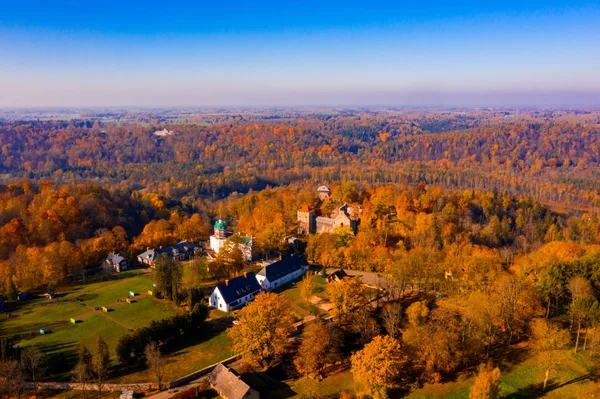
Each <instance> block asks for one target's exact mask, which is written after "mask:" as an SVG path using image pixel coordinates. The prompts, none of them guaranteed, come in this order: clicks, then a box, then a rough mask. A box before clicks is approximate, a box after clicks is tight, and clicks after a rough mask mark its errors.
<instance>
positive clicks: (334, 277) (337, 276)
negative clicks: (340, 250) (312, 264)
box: [327, 269, 349, 283]
mask: <svg viewBox="0 0 600 399" xmlns="http://www.w3.org/2000/svg"><path fill="white" fill-rule="evenodd" d="M347 277H349V276H348V274H347V273H346V272H345V271H344V269H340V270H336V271H334V272H333V273H331V274H330V275H329V276H327V282H328V283H333V282H338V281H342V280H343V279H345V278H347Z"/></svg>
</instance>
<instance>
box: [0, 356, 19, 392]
mask: <svg viewBox="0 0 600 399" xmlns="http://www.w3.org/2000/svg"><path fill="white" fill-rule="evenodd" d="M24 388H25V382H24V380H23V373H22V371H21V365H20V364H19V362H17V361H16V360H7V361H3V362H0V397H5V398H20V397H21V394H22V393H23V390H24Z"/></svg>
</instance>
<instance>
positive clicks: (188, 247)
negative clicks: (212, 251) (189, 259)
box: [138, 241, 201, 262]
mask: <svg viewBox="0 0 600 399" xmlns="http://www.w3.org/2000/svg"><path fill="white" fill-rule="evenodd" d="M199 249H201V247H200V246H199V245H197V244H194V243H193V242H187V241H181V242H179V243H177V244H175V245H171V246H170V247H165V248H161V249H157V250H152V249H150V250H148V251H146V252H143V253H141V254H139V255H138V258H142V259H143V260H149V261H151V262H155V261H156V257H157V256H158V255H160V254H162V253H166V254H167V255H169V256H175V255H177V254H179V253H185V252H188V251H197V250H199Z"/></svg>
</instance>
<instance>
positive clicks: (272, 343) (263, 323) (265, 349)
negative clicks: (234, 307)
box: [229, 293, 292, 367]
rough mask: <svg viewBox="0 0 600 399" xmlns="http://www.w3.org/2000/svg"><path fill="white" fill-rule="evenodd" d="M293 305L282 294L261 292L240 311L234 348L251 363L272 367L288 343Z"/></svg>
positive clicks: (232, 333) (233, 330) (231, 334)
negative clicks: (290, 309) (290, 310)
mask: <svg viewBox="0 0 600 399" xmlns="http://www.w3.org/2000/svg"><path fill="white" fill-rule="evenodd" d="M289 308H290V306H289V303H288V301H287V299H286V298H285V297H284V296H282V295H277V294H274V293H262V294H259V295H257V296H256V298H255V299H254V301H253V302H251V303H249V304H248V305H246V307H244V308H243V309H242V310H241V311H240V312H239V313H238V323H237V324H235V325H234V326H233V327H232V328H231V329H230V330H229V337H230V338H231V340H232V341H233V350H234V351H235V352H236V353H240V354H242V357H243V358H244V359H245V360H246V361H248V362H254V361H256V362H259V363H261V364H262V365H263V366H264V367H269V366H270V365H271V364H273V363H274V362H275V361H276V360H277V358H278V356H279V355H280V354H282V353H283V352H284V350H285V347H286V345H287V332H288V328H289V327H290V325H291V324H292V318H291V316H290V312H289Z"/></svg>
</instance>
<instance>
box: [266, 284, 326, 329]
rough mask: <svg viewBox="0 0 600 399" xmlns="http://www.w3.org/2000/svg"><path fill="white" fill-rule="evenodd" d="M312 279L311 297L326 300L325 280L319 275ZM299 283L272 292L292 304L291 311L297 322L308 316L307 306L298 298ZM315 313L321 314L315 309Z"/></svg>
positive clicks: (283, 286) (286, 285)
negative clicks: (313, 284)
mask: <svg viewBox="0 0 600 399" xmlns="http://www.w3.org/2000/svg"><path fill="white" fill-rule="evenodd" d="M312 279H313V282H314V283H315V287H314V289H313V295H316V296H318V297H321V298H323V299H326V298H327V291H326V290H325V288H326V287H327V281H326V280H325V278H324V277H322V276H319V275H314V276H312ZM301 281H302V279H297V280H294V281H292V282H291V283H288V284H285V285H282V286H281V287H279V288H277V289H276V290H274V292H276V293H278V294H281V295H283V296H285V297H286V298H287V299H288V300H289V301H290V303H291V304H292V309H291V310H292V312H293V313H294V315H295V316H296V318H297V319H298V320H300V319H301V318H303V317H305V316H308V315H309V314H310V311H309V309H308V306H306V304H305V303H304V301H303V300H302V298H300V282H301ZM317 311H319V312H320V313H323V312H322V311H321V310H320V309H317Z"/></svg>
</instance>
